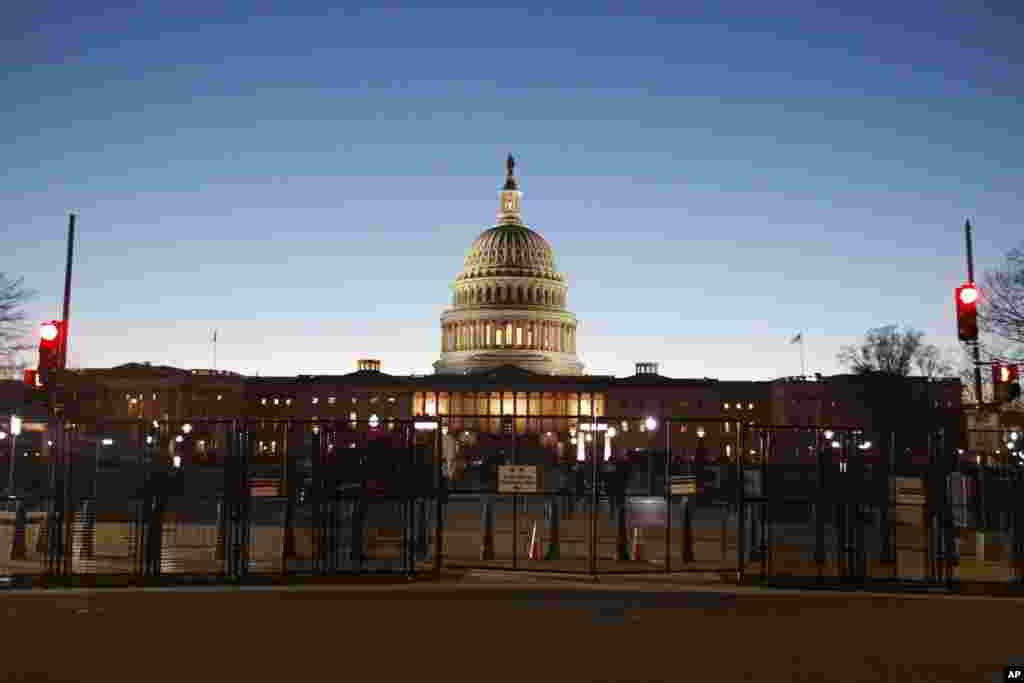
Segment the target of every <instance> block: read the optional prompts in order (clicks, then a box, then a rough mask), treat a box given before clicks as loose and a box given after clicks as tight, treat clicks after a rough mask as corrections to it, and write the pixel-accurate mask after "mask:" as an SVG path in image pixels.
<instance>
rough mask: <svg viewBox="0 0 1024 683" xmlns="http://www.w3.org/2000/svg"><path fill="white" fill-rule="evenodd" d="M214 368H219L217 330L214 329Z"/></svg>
mask: <svg viewBox="0 0 1024 683" xmlns="http://www.w3.org/2000/svg"><path fill="white" fill-rule="evenodd" d="M213 369H214V370H216V369H217V330H214V331H213Z"/></svg>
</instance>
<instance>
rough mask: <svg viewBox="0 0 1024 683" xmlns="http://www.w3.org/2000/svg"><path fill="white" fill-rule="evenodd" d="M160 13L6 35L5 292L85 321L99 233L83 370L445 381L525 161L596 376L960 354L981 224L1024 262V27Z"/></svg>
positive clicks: (872, 17)
mask: <svg viewBox="0 0 1024 683" xmlns="http://www.w3.org/2000/svg"><path fill="white" fill-rule="evenodd" d="M130 4H131V5H134V4H135V3H127V2H125V3H118V8H116V9H102V8H101V5H99V4H98V3H93V2H89V1H88V0H77V1H74V2H42V1H38V0H37V1H35V2H24V3H20V2H7V3H4V6H3V8H2V9H0V85H2V90H0V93H2V94H0V98H2V106H0V174H2V182H0V215H2V225H3V240H2V248H0V271H3V272H6V273H8V274H10V275H12V276H19V275H24V276H25V279H26V284H27V285H28V286H29V287H32V288H34V289H36V290H38V292H39V297H38V299H37V300H36V301H35V302H34V303H33V304H32V305H31V307H30V310H29V313H30V316H31V317H32V319H33V320H44V319H50V318H54V317H58V314H59V306H60V299H61V293H62V288H63V268H64V249H65V234H66V212H67V211H68V210H70V209H74V210H77V211H78V212H79V231H78V244H77V259H76V264H75V271H74V284H75V289H74V295H73V300H72V316H71V318H72V334H71V342H70V343H71V352H70V359H69V360H70V363H71V365H72V366H77V367H109V366H112V365H118V364H121V363H126V362H132V361H150V362H153V363H161V364H163V363H166V364H171V365H175V366H179V367H186V368H196V367H210V365H211V363H212V357H211V344H210V337H211V335H212V333H213V330H214V329H217V330H219V335H218V336H219V344H218V349H217V355H218V359H217V364H218V367H220V368H222V369H230V370H236V371H239V372H243V373H247V374H255V373H257V372H258V373H260V374H262V375H276V374H281V375H287V374H295V373H343V372H349V371H351V370H353V369H354V368H355V360H356V359H357V358H361V357H370V358H379V359H380V360H381V361H382V364H383V368H382V369H383V370H385V371H386V372H395V373H403V372H423V373H426V372H430V371H431V363H432V362H433V361H435V360H437V358H438V356H439V351H440V332H439V322H438V318H439V316H440V314H441V312H442V311H443V310H444V309H445V307H447V306H448V305H449V304H450V300H451V284H452V281H453V279H454V278H455V276H456V275H457V274H458V273H459V271H460V270H461V268H462V262H463V258H464V257H465V254H466V251H467V249H468V248H469V246H470V245H471V244H472V242H473V240H474V239H475V238H476V237H477V236H478V235H479V234H480V232H482V231H483V230H485V229H487V228H489V227H491V226H492V225H494V222H495V213H496V211H497V207H498V191H499V189H500V186H501V184H502V180H503V172H504V159H505V155H506V154H508V153H509V152H511V153H513V154H514V155H515V156H516V159H517V167H516V171H517V175H518V176H519V180H520V188H521V189H522V191H523V217H524V219H525V222H526V223H527V224H529V225H530V226H531V227H532V228H534V229H535V230H537V231H538V232H540V233H541V234H542V235H544V237H545V238H546V239H547V240H548V242H550V244H551V245H552V247H553V249H554V253H555V259H556V264H557V266H558V269H559V270H560V271H561V272H563V273H564V274H565V275H566V277H567V279H568V281H569V284H570V289H569V295H568V307H569V309H570V310H571V311H573V312H574V313H575V314H576V315H577V317H578V318H579V321H580V325H579V332H578V344H577V345H578V350H579V354H580V358H581V360H582V361H583V362H584V363H585V364H586V367H587V370H588V371H590V372H594V373H615V374H619V375H626V374H632V372H633V363H634V362H635V361H646V360H651V361H658V362H660V363H661V372H662V374H666V375H670V376H675V377H704V376H708V377H718V378H721V379H772V378H775V377H778V376H783V375H792V374H797V373H798V372H799V370H800V355H799V350H798V346H797V345H790V344H789V343H788V342H789V340H790V339H791V338H792V337H793V335H794V334H796V333H797V332H798V331H803V332H804V334H805V337H806V350H807V365H808V370H809V371H819V372H824V373H833V372H838V371H839V367H838V365H837V364H836V360H835V356H836V352H837V351H838V350H839V347H840V346H841V345H842V344H845V343H851V342H854V341H856V340H857V339H858V338H860V337H862V336H863V333H864V332H865V331H866V330H867V329H868V328H870V327H873V326H877V325H882V324H886V323H901V324H905V325H910V326H913V327H916V328H918V329H921V330H923V331H924V332H925V333H926V335H927V337H928V339H929V340H930V341H932V342H934V343H936V344H938V345H939V346H940V347H941V348H949V349H951V348H955V346H956V337H955V321H954V315H953V288H954V287H955V286H956V285H958V284H959V283H960V282H961V281H962V280H963V279H964V278H965V275H966V273H965V265H964V240H963V222H964V219H965V218H968V217H969V218H971V220H972V222H973V224H974V226H975V238H976V245H975V256H976V262H977V265H978V268H979V270H984V269H986V268H990V267H993V266H995V265H997V264H998V263H999V262H1000V261H1001V259H1002V255H1003V253H1004V252H1005V251H1007V250H1008V249H1009V248H1011V247H1013V246H1017V245H1019V244H1020V243H1021V241H1022V239H1024V227H1022V221H1021V217H1022V216H1024V134H1022V131H1021V122H1022V121H1024V97H1022V89H1024V85H1022V84H1024V32H1022V29H1024V9H1022V6H1021V4H1020V3H1019V2H1016V1H1008V2H1004V3H991V2H948V3H947V2H931V3H902V2H891V1H890V2H885V3H877V4H876V3H872V2H850V3H845V4H846V5H847V9H837V8H836V7H834V6H833V7H830V8H822V5H823V3H819V2H782V3H767V4H762V3H751V2H745V3H737V4H735V5H733V4H732V3H726V2H710V3H707V4H706V5H702V4H701V3H696V2H694V3H688V2H687V3H644V2H631V3H614V4H609V5H607V6H606V5H604V4H601V3H580V4H579V6H580V7H587V8H590V9H589V10H588V12H589V13H588V14H582V13H576V12H573V11H570V10H555V11H551V10H548V9H545V8H544V7H541V6H538V7H533V8H519V9H487V10H484V9H473V8H464V9H453V8H449V9H404V8H403V9H399V8H392V9H374V10H355V9H346V10H336V9H329V8H328V7H327V6H326V5H324V6H318V4H319V3H313V2H250V3H227V4H228V5H230V6H231V7H232V9H231V10H230V11H226V10H222V9H219V6H220V5H221V3H216V2H192V1H191V0H180V1H177V2H155V3H147V4H148V5H149V9H146V10H139V9H127V8H124V7H121V5H124V6H127V5H130ZM559 4H561V3H559ZM296 6H301V7H302V8H303V10H302V13H301V14H298V13H296V10H294V7H296ZM566 6H567V7H572V6H574V5H568V4H567V5H566ZM677 7H685V8H686V9H685V10H680V9H677ZM925 7H927V9H926V10H925V9H924V8H925ZM769 10H770V11H769ZM623 12H627V13H628V14H623Z"/></svg>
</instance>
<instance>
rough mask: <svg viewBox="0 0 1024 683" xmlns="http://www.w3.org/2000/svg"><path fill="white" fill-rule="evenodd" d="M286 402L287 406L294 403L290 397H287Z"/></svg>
mask: <svg viewBox="0 0 1024 683" xmlns="http://www.w3.org/2000/svg"><path fill="white" fill-rule="evenodd" d="M284 404H285V405H286V406H290V405H291V404H292V400H291V399H290V398H286V399H285V400H284Z"/></svg>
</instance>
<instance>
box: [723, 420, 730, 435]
mask: <svg viewBox="0 0 1024 683" xmlns="http://www.w3.org/2000/svg"><path fill="white" fill-rule="evenodd" d="M731 425H732V423H731V422H729V421H728V420H727V421H725V422H723V423H722V431H723V432H724V433H726V434H728V433H729V430H730V429H731V428H732V427H731Z"/></svg>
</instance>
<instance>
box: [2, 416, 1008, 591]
mask: <svg viewBox="0 0 1024 683" xmlns="http://www.w3.org/2000/svg"><path fill="white" fill-rule="evenodd" d="M471 420H472V421H473V424H477V425H481V424H483V425H485V426H487V427H488V428H490V427H494V429H493V430H488V429H485V430H481V431H470V430H468V429H465V428H463V429H461V430H456V429H454V428H452V426H453V425H456V424H457V425H461V426H463V427H465V426H466V425H468V424H470V421H471ZM483 420H486V421H487V422H482V421H483ZM491 421H494V422H495V424H494V425H491ZM1003 436H1004V435H1000V438H1003ZM46 437H47V443H48V444H49V445H48V446H47V448H46V449H43V451H42V452H41V453H40V454H39V455H38V456H33V457H23V458H22V459H21V460H20V461H19V462H18V463H17V469H16V471H15V472H14V480H15V481H14V483H15V487H14V491H13V492H9V494H10V495H9V496H8V497H7V498H6V499H3V501H2V502H0V575H15V576H17V575H24V576H27V575H43V576H48V577H75V576H79V577H80V576H89V577H100V576H122V577H128V578H144V579H146V578H155V577H164V578H166V577H172V578H173V577H179V578H180V577H212V578H214V579H216V580H227V579H242V578H252V577H304V576H317V575H319V576H330V575H340V574H368V573H388V574H398V575H413V574H416V573H421V572H438V571H440V570H441V569H443V568H446V567H448V568H501V569H508V570H513V571H520V570H528V571H546V572H571V573H583V574H590V575H598V574H606V573H637V572H648V573H678V572H706V573H718V574H726V575H728V576H730V577H732V578H735V579H739V580H744V579H747V578H751V577H752V578H756V579H758V580H764V581H779V582H790V583H797V584H801V585H825V586H828V585H855V586H861V587H864V586H869V585H884V584H892V583H907V582H918V583H923V584H931V585H937V586H938V585H943V586H946V587H953V586H955V585H961V584H963V583H965V582H989V583H1001V584H1005V585H1011V584H1014V583H1016V582H1018V581H1019V580H1020V579H1021V576H1022V572H1021V567H1022V562H1021V560H1022V559H1024V509H1022V503H1021V502H1020V501H1021V500H1024V498H1022V496H1021V495H1020V494H1021V492H1022V491H1021V488H1020V487H1021V483H1020V482H1021V479H1022V476H1021V475H1022V470H1021V468H1020V466H1019V464H1018V462H1017V460H1018V459H1015V458H1012V457H1010V458H1006V459H1005V460H1004V461H1003V462H999V461H996V460H994V459H993V460H990V459H988V458H987V457H985V456H982V457H979V455H981V454H979V453H976V452H975V450H974V449H971V448H963V446H964V445H965V444H966V445H968V446H970V444H972V443H974V442H975V441H978V440H980V439H982V437H981V436H979V435H977V434H970V433H969V434H967V435H966V439H965V440H964V441H965V443H964V444H961V443H953V442H951V440H950V439H947V438H946V436H945V434H944V433H943V432H942V431H939V430H936V431H923V432H887V433H869V432H867V431H865V430H863V429H861V428H858V427H826V426H789V425H757V424H750V423H749V422H747V423H744V422H743V421H741V420H737V419H725V418H724V419H716V420H711V419H702V420H696V419H681V418H672V417H667V418H662V417H649V416H646V417H645V416H640V417H637V416H625V417H595V416H569V417H567V416H529V417H526V418H520V417H515V418H512V419H511V420H510V419H508V418H507V417H504V416H491V415H487V416H480V415H457V416H440V417H439V416H430V417H417V418H413V419H404V420H399V419H381V420H374V421H371V420H366V419H360V420H354V421H353V420H349V419H341V420H317V421H308V420H258V419H246V420H243V419H239V420H200V419H197V420H191V421H177V422H164V421H157V422H154V423H151V422H140V421H109V422H103V423H97V424H77V425H75V426H74V427H69V428H64V429H60V430H57V429H51V430H50V433H48V434H47V435H46ZM984 438H988V437H987V436H986V437H984ZM8 467H9V464H8ZM0 474H3V475H7V474H8V472H7V471H4V472H0Z"/></svg>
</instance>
